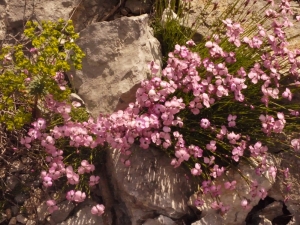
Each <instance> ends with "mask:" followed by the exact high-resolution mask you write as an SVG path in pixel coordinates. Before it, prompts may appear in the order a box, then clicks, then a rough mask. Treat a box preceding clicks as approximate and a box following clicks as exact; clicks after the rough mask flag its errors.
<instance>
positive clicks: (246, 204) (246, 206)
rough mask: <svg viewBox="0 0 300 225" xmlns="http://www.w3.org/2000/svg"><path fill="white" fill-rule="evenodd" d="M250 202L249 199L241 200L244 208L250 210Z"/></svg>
mask: <svg viewBox="0 0 300 225" xmlns="http://www.w3.org/2000/svg"><path fill="white" fill-rule="evenodd" d="M248 204H249V203H248V200H247V199H243V200H242V201H241V206H242V207H243V208H244V209H246V210H248V209H249V205H248Z"/></svg>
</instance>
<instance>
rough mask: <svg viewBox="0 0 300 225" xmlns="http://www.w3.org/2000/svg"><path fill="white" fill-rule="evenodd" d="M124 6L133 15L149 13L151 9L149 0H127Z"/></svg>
mask: <svg viewBox="0 0 300 225" xmlns="http://www.w3.org/2000/svg"><path fill="white" fill-rule="evenodd" d="M125 6H126V7H127V8H129V9H130V11H131V12H132V13H133V14H135V15H141V14H144V13H149V12H150V9H151V2H150V0H127V1H126V3H125Z"/></svg>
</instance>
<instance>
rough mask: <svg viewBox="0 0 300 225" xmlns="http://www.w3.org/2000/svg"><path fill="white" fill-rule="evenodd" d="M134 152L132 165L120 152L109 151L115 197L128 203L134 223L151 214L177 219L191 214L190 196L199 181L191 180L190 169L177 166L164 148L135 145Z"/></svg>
mask: <svg viewBox="0 0 300 225" xmlns="http://www.w3.org/2000/svg"><path fill="white" fill-rule="evenodd" d="M132 151H133V155H132V156H131V158H130V161H131V166H130V167H125V166H124V164H123V163H122V162H121V161H120V157H121V156H120V153H119V151H117V150H111V151H110V152H108V154H107V155H108V156H107V169H108V172H109V175H110V176H111V181H112V184H113V188H114V193H115V198H116V199H120V200H121V201H123V202H124V203H125V205H126V207H127V211H128V215H129V216H130V217H131V223H132V225H135V224H141V222H143V219H144V221H145V220H146V219H147V218H149V217H150V215H151V214H153V215H154V214H156V215H157V214H161V215H165V216H167V217H169V218H173V219H178V218H181V217H182V216H184V215H185V214H189V213H190V209H189V207H188V204H187V203H188V197H189V196H190V195H191V193H193V192H194V191H196V190H197V182H196V181H193V180H192V179H191V180H187V177H186V174H189V171H187V170H185V169H183V168H182V167H179V168H176V169H174V168H173V166H171V165H170V161H171V160H170V158H168V157H167V156H166V155H165V153H163V152H162V151H160V150H157V149H154V148H149V149H148V150H143V149H140V148H139V147H138V146H133V147H132ZM150 218H151V217H150ZM152 218H153V217H152Z"/></svg>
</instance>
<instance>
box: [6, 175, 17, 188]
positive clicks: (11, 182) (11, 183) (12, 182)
mask: <svg viewBox="0 0 300 225" xmlns="http://www.w3.org/2000/svg"><path fill="white" fill-rule="evenodd" d="M19 183H20V180H19V179H18V178H17V177H16V176H14V175H12V176H9V177H7V178H6V185H7V186H8V187H9V188H10V190H13V189H14V188H15V187H16V186H17V184H19Z"/></svg>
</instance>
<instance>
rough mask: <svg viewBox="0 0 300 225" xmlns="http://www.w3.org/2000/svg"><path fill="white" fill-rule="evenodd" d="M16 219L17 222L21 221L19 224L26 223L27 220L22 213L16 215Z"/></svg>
mask: <svg viewBox="0 0 300 225" xmlns="http://www.w3.org/2000/svg"><path fill="white" fill-rule="evenodd" d="M16 219H17V221H18V222H19V223H21V224H26V222H27V220H28V219H27V218H26V217H24V216H23V215H22V214H19V215H17V217H16Z"/></svg>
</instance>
